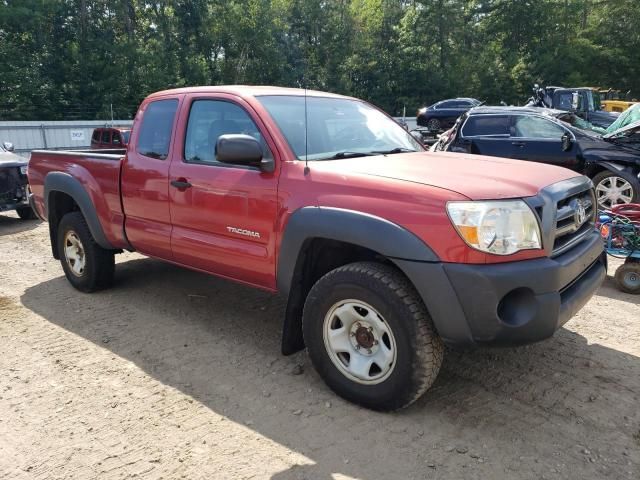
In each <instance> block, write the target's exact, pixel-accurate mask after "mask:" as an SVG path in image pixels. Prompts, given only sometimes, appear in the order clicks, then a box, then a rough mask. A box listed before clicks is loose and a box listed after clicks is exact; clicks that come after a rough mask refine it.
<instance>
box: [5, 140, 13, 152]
mask: <svg viewBox="0 0 640 480" xmlns="http://www.w3.org/2000/svg"><path fill="white" fill-rule="evenodd" d="M2 146H3V147H4V149H5V150H6V151H7V152H13V150H14V147H13V143H11V142H4V143H3V144H2Z"/></svg>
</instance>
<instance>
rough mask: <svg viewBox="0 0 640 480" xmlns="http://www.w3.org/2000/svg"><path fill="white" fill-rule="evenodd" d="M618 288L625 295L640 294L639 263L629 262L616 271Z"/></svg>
mask: <svg viewBox="0 0 640 480" xmlns="http://www.w3.org/2000/svg"><path fill="white" fill-rule="evenodd" d="M615 278H616V283H617V284H618V288H620V290H622V291H623V292H626V293H634V294H639V293H640V263H638V262H629V263H625V264H624V265H621V266H620V267H618V270H616V277H615Z"/></svg>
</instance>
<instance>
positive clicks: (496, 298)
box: [396, 230, 607, 345]
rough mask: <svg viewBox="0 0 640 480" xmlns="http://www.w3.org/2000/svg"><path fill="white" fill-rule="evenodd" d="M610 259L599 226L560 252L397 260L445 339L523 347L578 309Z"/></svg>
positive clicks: (602, 277) (587, 297)
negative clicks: (504, 258) (497, 259)
mask: <svg viewBox="0 0 640 480" xmlns="http://www.w3.org/2000/svg"><path fill="white" fill-rule="evenodd" d="M606 262H607V259H606V255H605V254H604V253H603V245H602V240H601V238H600V235H599V233H598V232H597V231H595V230H594V231H593V233H592V234H590V235H589V236H588V237H587V238H585V239H584V240H583V241H582V242H580V244H579V245H576V246H575V247H574V248H572V249H571V250H569V251H568V252H566V253H564V254H562V255H560V256H558V257H555V258H540V259H535V260H524V261H519V262H512V263H503V264H495V265H466V264H453V263H420V262H411V261H405V260H399V261H397V262H396V263H397V264H398V266H399V267H400V268H401V269H402V270H403V271H404V272H405V274H407V276H408V277H409V278H410V280H411V281H412V282H413V284H414V285H415V286H416V288H417V290H418V292H419V293H420V295H421V296H422V298H423V300H424V302H425V305H426V306H427V309H428V310H429V313H430V314H431V317H432V318H433V321H434V324H435V327H436V329H437V330H438V333H439V334H440V336H441V337H442V338H443V340H444V341H445V342H446V343H449V344H454V345H473V344H488V345H519V344H526V343H532V342H537V341H540V340H543V339H545V338H548V337H550V336H551V335H553V333H554V332H555V331H556V330H557V329H558V328H560V327H561V326H562V325H564V324H565V323H566V322H567V321H568V320H569V319H570V318H571V317H572V316H573V315H575V314H576V313H577V312H578V311H579V310H580V309H581V308H582V307H583V306H584V305H585V304H586V303H587V302H588V301H589V299H590V298H591V297H592V296H593V294H594V293H595V292H596V290H597V289H598V287H599V286H600V284H601V283H602V281H603V280H604V278H605V277H606Z"/></svg>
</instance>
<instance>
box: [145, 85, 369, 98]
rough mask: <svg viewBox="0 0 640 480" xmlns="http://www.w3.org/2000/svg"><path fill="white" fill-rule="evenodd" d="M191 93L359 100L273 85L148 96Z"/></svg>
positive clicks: (177, 90) (186, 89) (194, 89)
mask: <svg viewBox="0 0 640 480" xmlns="http://www.w3.org/2000/svg"><path fill="white" fill-rule="evenodd" d="M189 93H229V94H232V95H237V96H239V97H257V96H260V95H290V96H291V95H295V96H304V95H305V94H306V95H307V96H309V97H331V98H349V99H352V100H357V99H355V98H353V97H347V96H344V95H338V94H336V93H327V92H320V91H317V90H305V89H303V88H287V87H273V86H267V85H210V86H200V87H184V88H174V89H170V90H163V91H160V92H156V93H152V94H151V95H149V96H148V97H147V98H156V97H163V96H166V95H173V94H189Z"/></svg>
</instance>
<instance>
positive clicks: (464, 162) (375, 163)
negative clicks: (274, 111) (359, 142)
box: [314, 152, 579, 200]
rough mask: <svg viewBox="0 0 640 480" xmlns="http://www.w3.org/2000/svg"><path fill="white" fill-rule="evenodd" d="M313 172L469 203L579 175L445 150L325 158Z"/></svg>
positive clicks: (521, 193) (527, 192) (525, 192)
mask: <svg viewBox="0 0 640 480" xmlns="http://www.w3.org/2000/svg"><path fill="white" fill-rule="evenodd" d="M314 163H315V162H314ZM314 168H316V166H315V165H314ZM317 168H319V169H322V170H325V171H328V170H332V171H335V172H336V173H342V174H344V173H347V172H349V173H353V174H360V175H369V176H376V177H382V178H389V179H394V180H401V181H406V182H412V183H416V184H422V185H430V186H433V187H437V188H443V189H447V190H450V191H453V192H456V193H459V194H461V195H464V196H466V197H467V198H470V199H472V200H490V199H502V198H520V197H531V196H534V195H536V194H537V193H538V192H539V191H540V190H541V189H542V188H544V187H547V186H549V185H551V184H553V183H557V182H560V181H562V180H566V179H568V178H572V177H576V176H579V174H577V173H575V172H572V171H571V170H567V169H565V168H560V167H555V166H552V165H545V164H541V163H534V162H526V161H518V160H510V159H506V158H497V157H486V156H481V155H469V154H460V153H449V152H415V153H402V154H395V155H379V156H374V157H358V158H352V159H346V160H329V161H322V162H317Z"/></svg>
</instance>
